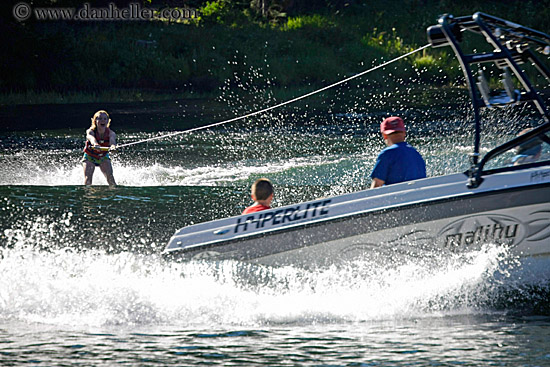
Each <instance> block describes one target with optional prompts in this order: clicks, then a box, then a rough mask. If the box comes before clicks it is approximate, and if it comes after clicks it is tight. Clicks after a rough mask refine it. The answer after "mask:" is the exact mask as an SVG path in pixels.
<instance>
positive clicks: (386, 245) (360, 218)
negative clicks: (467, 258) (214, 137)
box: [164, 13, 550, 266]
mask: <svg viewBox="0 0 550 367" xmlns="http://www.w3.org/2000/svg"><path fill="white" fill-rule="evenodd" d="M465 33H471V34H474V35H481V36H482V37H483V38H484V39H485V40H486V41H487V43H488V44H489V45H490V47H491V48H492V50H493V51H491V52H484V53H481V52H473V53H469V54H468V53H465V52H464V51H463V47H462V45H461V42H462V39H463V37H464V36H465ZM427 35H428V40H429V42H430V45H431V46H432V47H444V46H450V47H451V48H452V49H453V51H454V53H455V55H456V57H457V59H458V61H459V63H460V66H461V68H462V71H463V73H464V76H465V78H466V84H467V87H468V88H469V93H470V97H471V101H472V108H473V115H474V121H473V123H472V128H473V129H474V142H473V152H472V153H471V154H470V168H469V169H468V170H467V171H466V172H459V173H454V174H449V175H444V176H439V177H431V178H426V179H421V180H415V181H409V182H403V183H399V184H395V185H389V186H384V187H381V188H377V189H371V190H365V191H359V192H355V193H351V194H345V195H339V196H333V197H328V198H323V199H319V200H312V201H308V202H303V203H298V204H294V205H287V206H283V207H278V208H273V209H270V210H265V211H262V212H257V213H252V214H246V215H239V216H235V217H230V218H224V219H219V220H214V221H210V222H206V223H199V224H195V225H191V226H188V227H185V228H182V229H180V230H178V231H176V233H175V234H174V235H173V236H172V238H171V239H170V241H169V243H168V244H167V246H166V248H165V250H164V254H165V255H166V256H168V257H169V258H176V259H183V260H192V259H194V260H197V259H217V260H223V259H233V260H239V261H248V262H254V263H260V264H267V265H275V266H280V265H295V266H311V265H316V266H325V265H332V264H337V263H341V262H345V261H349V260H354V259H358V258H362V257H373V256H374V257H377V256H382V257H385V256H393V255H396V254H407V255H412V256H424V255H425V254H427V253H430V252H434V251H436V252H453V253H456V252H465V251H470V250H474V249H476V248H480V247H481V246H483V245H484V244H487V243H490V244H498V245H501V246H507V247H508V248H509V249H510V250H511V251H512V252H513V253H516V254H518V255H519V256H549V255H550V153H549V152H550V138H549V135H550V122H549V121H550V120H549V114H548V110H547V108H546V106H545V103H544V99H543V97H542V96H541V95H540V94H539V93H538V92H537V91H536V90H535V88H534V86H533V84H532V83H531V82H530V80H529V79H528V76H527V73H526V72H525V71H524V70H523V69H522V68H521V66H520V65H522V64H524V63H525V64H526V63H530V64H532V65H534V66H535V67H536V69H537V70H538V72H539V73H540V74H541V75H542V76H543V77H544V78H545V79H546V81H548V82H550V72H549V70H548V68H547V67H546V66H545V64H544V63H543V62H541V61H540V60H539V59H537V53H542V54H543V55H549V54H550V37H549V36H548V35H547V34H545V33H542V32H539V31H536V30H532V29H530V28H527V27H524V26H521V25H519V24H516V23H513V22H510V21H507V20H503V19H499V18H496V17H493V16H490V15H487V14H483V13H475V14H473V15H472V16H464V17H453V16H452V15H444V16H442V17H441V18H440V19H439V21H438V24H437V25H434V26H431V27H429V28H428V29H427ZM487 64H492V65H493V66H496V68H498V70H500V71H501V72H502V76H503V79H502V83H503V85H502V88H503V90H502V91H501V92H500V93H496V94H495V93H494V92H492V91H491V88H490V87H489V83H488V82H487V80H486V77H485V75H484V70H483V68H484V66H483V65H487ZM474 67H478V68H479V69H478V73H477V74H478V75H477V78H476V77H475V75H476V73H475V72H474V70H473V68H474ZM514 78H515V79H514ZM516 84H517V85H516ZM524 103H531V104H532V105H534V107H535V111H536V112H538V114H539V116H540V120H537V121H538V126H536V127H535V128H533V129H532V130H530V131H528V132H526V133H524V134H522V135H520V136H517V137H515V138H513V139H511V140H509V141H507V142H506V143H504V144H501V145H499V146H497V147H495V148H493V149H491V150H489V151H488V152H487V153H486V154H484V155H483V156H482V155H481V148H482V147H481V141H482V139H481V135H482V132H483V129H482V118H481V113H480V110H481V109H484V108H498V107H502V106H516V105H519V104H524ZM527 153H535V154H534V155H533V156H531V157H530V156H529V154H527ZM516 156H522V157H520V158H518V159H517V160H515V157H516ZM523 158H525V159H523Z"/></svg>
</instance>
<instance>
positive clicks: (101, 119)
mask: <svg viewBox="0 0 550 367" xmlns="http://www.w3.org/2000/svg"><path fill="white" fill-rule="evenodd" d="M109 126H111V119H110V117H109V114H108V113H107V111H103V110H101V111H97V112H96V113H95V114H94V116H93V117H92V125H91V126H90V128H89V129H88V130H86V145H85V147H84V156H83V157H82V162H83V167H84V184H85V185H91V184H92V177H93V175H94V170H95V167H96V166H98V167H99V168H100V169H101V172H103V174H104V175H105V178H106V179H107V182H108V183H109V185H110V186H115V185H116V183H115V178H114V177H113V167H112V166H111V157H110V156H109V151H110V150H114V149H115V148H116V134H115V132H114V131H113V130H111V129H110V128H109Z"/></svg>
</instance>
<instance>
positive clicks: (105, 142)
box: [84, 127, 111, 159]
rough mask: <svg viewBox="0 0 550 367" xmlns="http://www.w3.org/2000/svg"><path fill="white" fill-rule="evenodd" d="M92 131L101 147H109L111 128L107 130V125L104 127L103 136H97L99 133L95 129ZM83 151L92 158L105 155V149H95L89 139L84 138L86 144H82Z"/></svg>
mask: <svg viewBox="0 0 550 367" xmlns="http://www.w3.org/2000/svg"><path fill="white" fill-rule="evenodd" d="M93 131H94V136H95V140H97V142H98V144H99V145H101V146H102V147H110V146H111V145H110V141H111V140H110V132H111V130H109V128H108V127H106V128H105V132H104V133H103V136H102V137H101V136H99V133H98V132H97V130H96V129H94V130H93ZM84 153H86V154H88V155H89V156H90V157H93V158H96V159H99V158H102V157H104V156H105V155H107V153H109V152H107V151H101V150H95V149H94V148H93V147H92V144H91V143H90V141H89V140H86V146H84Z"/></svg>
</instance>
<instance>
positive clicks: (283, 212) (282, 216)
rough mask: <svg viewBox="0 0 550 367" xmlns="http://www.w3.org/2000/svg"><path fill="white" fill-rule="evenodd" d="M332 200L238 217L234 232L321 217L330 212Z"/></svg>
mask: <svg viewBox="0 0 550 367" xmlns="http://www.w3.org/2000/svg"><path fill="white" fill-rule="evenodd" d="M331 201H332V200H330V199H328V200H321V201H315V202H312V203H308V204H300V205H296V206H293V207H290V208H286V209H279V210H275V211H265V212H258V213H254V214H251V215H249V216H247V217H244V218H238V219H237V224H236V225H235V230H234V233H238V232H239V231H241V232H246V231H248V230H249V229H258V228H265V227H266V226H274V225H278V224H285V223H292V222H296V221H301V220H303V219H307V218H315V217H320V216H322V215H327V214H328V205H329V204H330V203H331Z"/></svg>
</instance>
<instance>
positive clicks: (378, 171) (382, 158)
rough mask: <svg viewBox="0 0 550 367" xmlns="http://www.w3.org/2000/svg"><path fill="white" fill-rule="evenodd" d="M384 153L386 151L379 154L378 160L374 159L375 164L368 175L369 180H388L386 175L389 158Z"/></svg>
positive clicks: (388, 167)
mask: <svg viewBox="0 0 550 367" xmlns="http://www.w3.org/2000/svg"><path fill="white" fill-rule="evenodd" d="M386 152H387V151H386V150H383V151H382V152H380V154H379V155H378V158H376V163H375V164H374V168H373V169H372V173H371V174H370V177H371V178H377V179H379V180H382V181H384V182H386V181H387V180H388V173H389V170H390V163H389V159H388V158H389V157H388V155H387V154H385V153H386Z"/></svg>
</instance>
